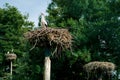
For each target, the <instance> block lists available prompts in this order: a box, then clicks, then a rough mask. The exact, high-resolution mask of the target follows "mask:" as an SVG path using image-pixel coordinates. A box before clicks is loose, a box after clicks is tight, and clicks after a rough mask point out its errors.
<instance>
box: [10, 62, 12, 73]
mask: <svg viewBox="0 0 120 80" xmlns="http://www.w3.org/2000/svg"><path fill="white" fill-rule="evenodd" d="M10 73H11V75H12V61H10Z"/></svg>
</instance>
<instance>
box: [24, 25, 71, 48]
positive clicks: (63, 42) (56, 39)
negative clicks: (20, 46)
mask: <svg viewBox="0 0 120 80" xmlns="http://www.w3.org/2000/svg"><path fill="white" fill-rule="evenodd" d="M24 36H25V38H27V39H28V40H29V42H30V43H31V44H32V45H34V46H42V47H46V46H48V45H49V46H58V45H59V46H61V47H62V48H66V49H67V48H70V47H71V42H72V36H71V34H70V33H69V32H68V30H67V29H57V28H50V27H47V28H41V29H38V30H34V31H29V32H27V33H25V35H24Z"/></svg>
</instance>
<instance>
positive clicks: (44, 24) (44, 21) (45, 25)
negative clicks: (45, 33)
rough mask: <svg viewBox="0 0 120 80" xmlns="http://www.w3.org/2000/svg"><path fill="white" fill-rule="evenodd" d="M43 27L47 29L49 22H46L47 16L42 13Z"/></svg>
mask: <svg viewBox="0 0 120 80" xmlns="http://www.w3.org/2000/svg"><path fill="white" fill-rule="evenodd" d="M41 27H43V28H46V27H47V21H46V20H45V16H44V14H43V13H41Z"/></svg>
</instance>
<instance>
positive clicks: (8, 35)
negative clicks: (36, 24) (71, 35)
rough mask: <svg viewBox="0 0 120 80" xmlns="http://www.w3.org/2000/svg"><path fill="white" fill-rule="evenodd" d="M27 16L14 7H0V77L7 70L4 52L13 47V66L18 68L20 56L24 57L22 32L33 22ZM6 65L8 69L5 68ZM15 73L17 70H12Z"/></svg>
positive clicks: (24, 48)
mask: <svg viewBox="0 0 120 80" xmlns="http://www.w3.org/2000/svg"><path fill="white" fill-rule="evenodd" d="M27 18H28V17H27V16H23V15H22V14H21V13H20V12H19V11H18V10H17V8H16V7H14V6H10V5H9V4H6V5H5V7H4V8H0V33H1V34H0V66H1V69H0V77H3V76H4V77H6V76H5V73H6V72H7V71H8V72H9V64H8V63H7V61H6V60H5V58H4V55H5V53H7V52H8V51H11V50H12V49H14V53H15V54H17V56H18V59H17V61H15V65H16V66H15V67H16V68H19V66H20V65H22V64H24V63H21V62H22V60H21V58H23V57H24V55H25V53H26V52H27V51H26V47H25V46H26V42H25V40H24V38H23V33H25V32H26V31H28V30H30V29H32V27H33V22H30V21H28V20H27ZM7 67H8V70H7ZM13 73H14V74H17V71H13Z"/></svg>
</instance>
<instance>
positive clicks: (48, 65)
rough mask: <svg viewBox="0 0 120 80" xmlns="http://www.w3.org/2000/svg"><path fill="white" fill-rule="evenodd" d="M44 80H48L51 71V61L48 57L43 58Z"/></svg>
mask: <svg viewBox="0 0 120 80" xmlns="http://www.w3.org/2000/svg"><path fill="white" fill-rule="evenodd" d="M44 66H45V67H44V68H45V69H44V77H43V78H44V80H50V72H51V71H50V69H51V61H50V57H49V56H48V57H45V63H44Z"/></svg>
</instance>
